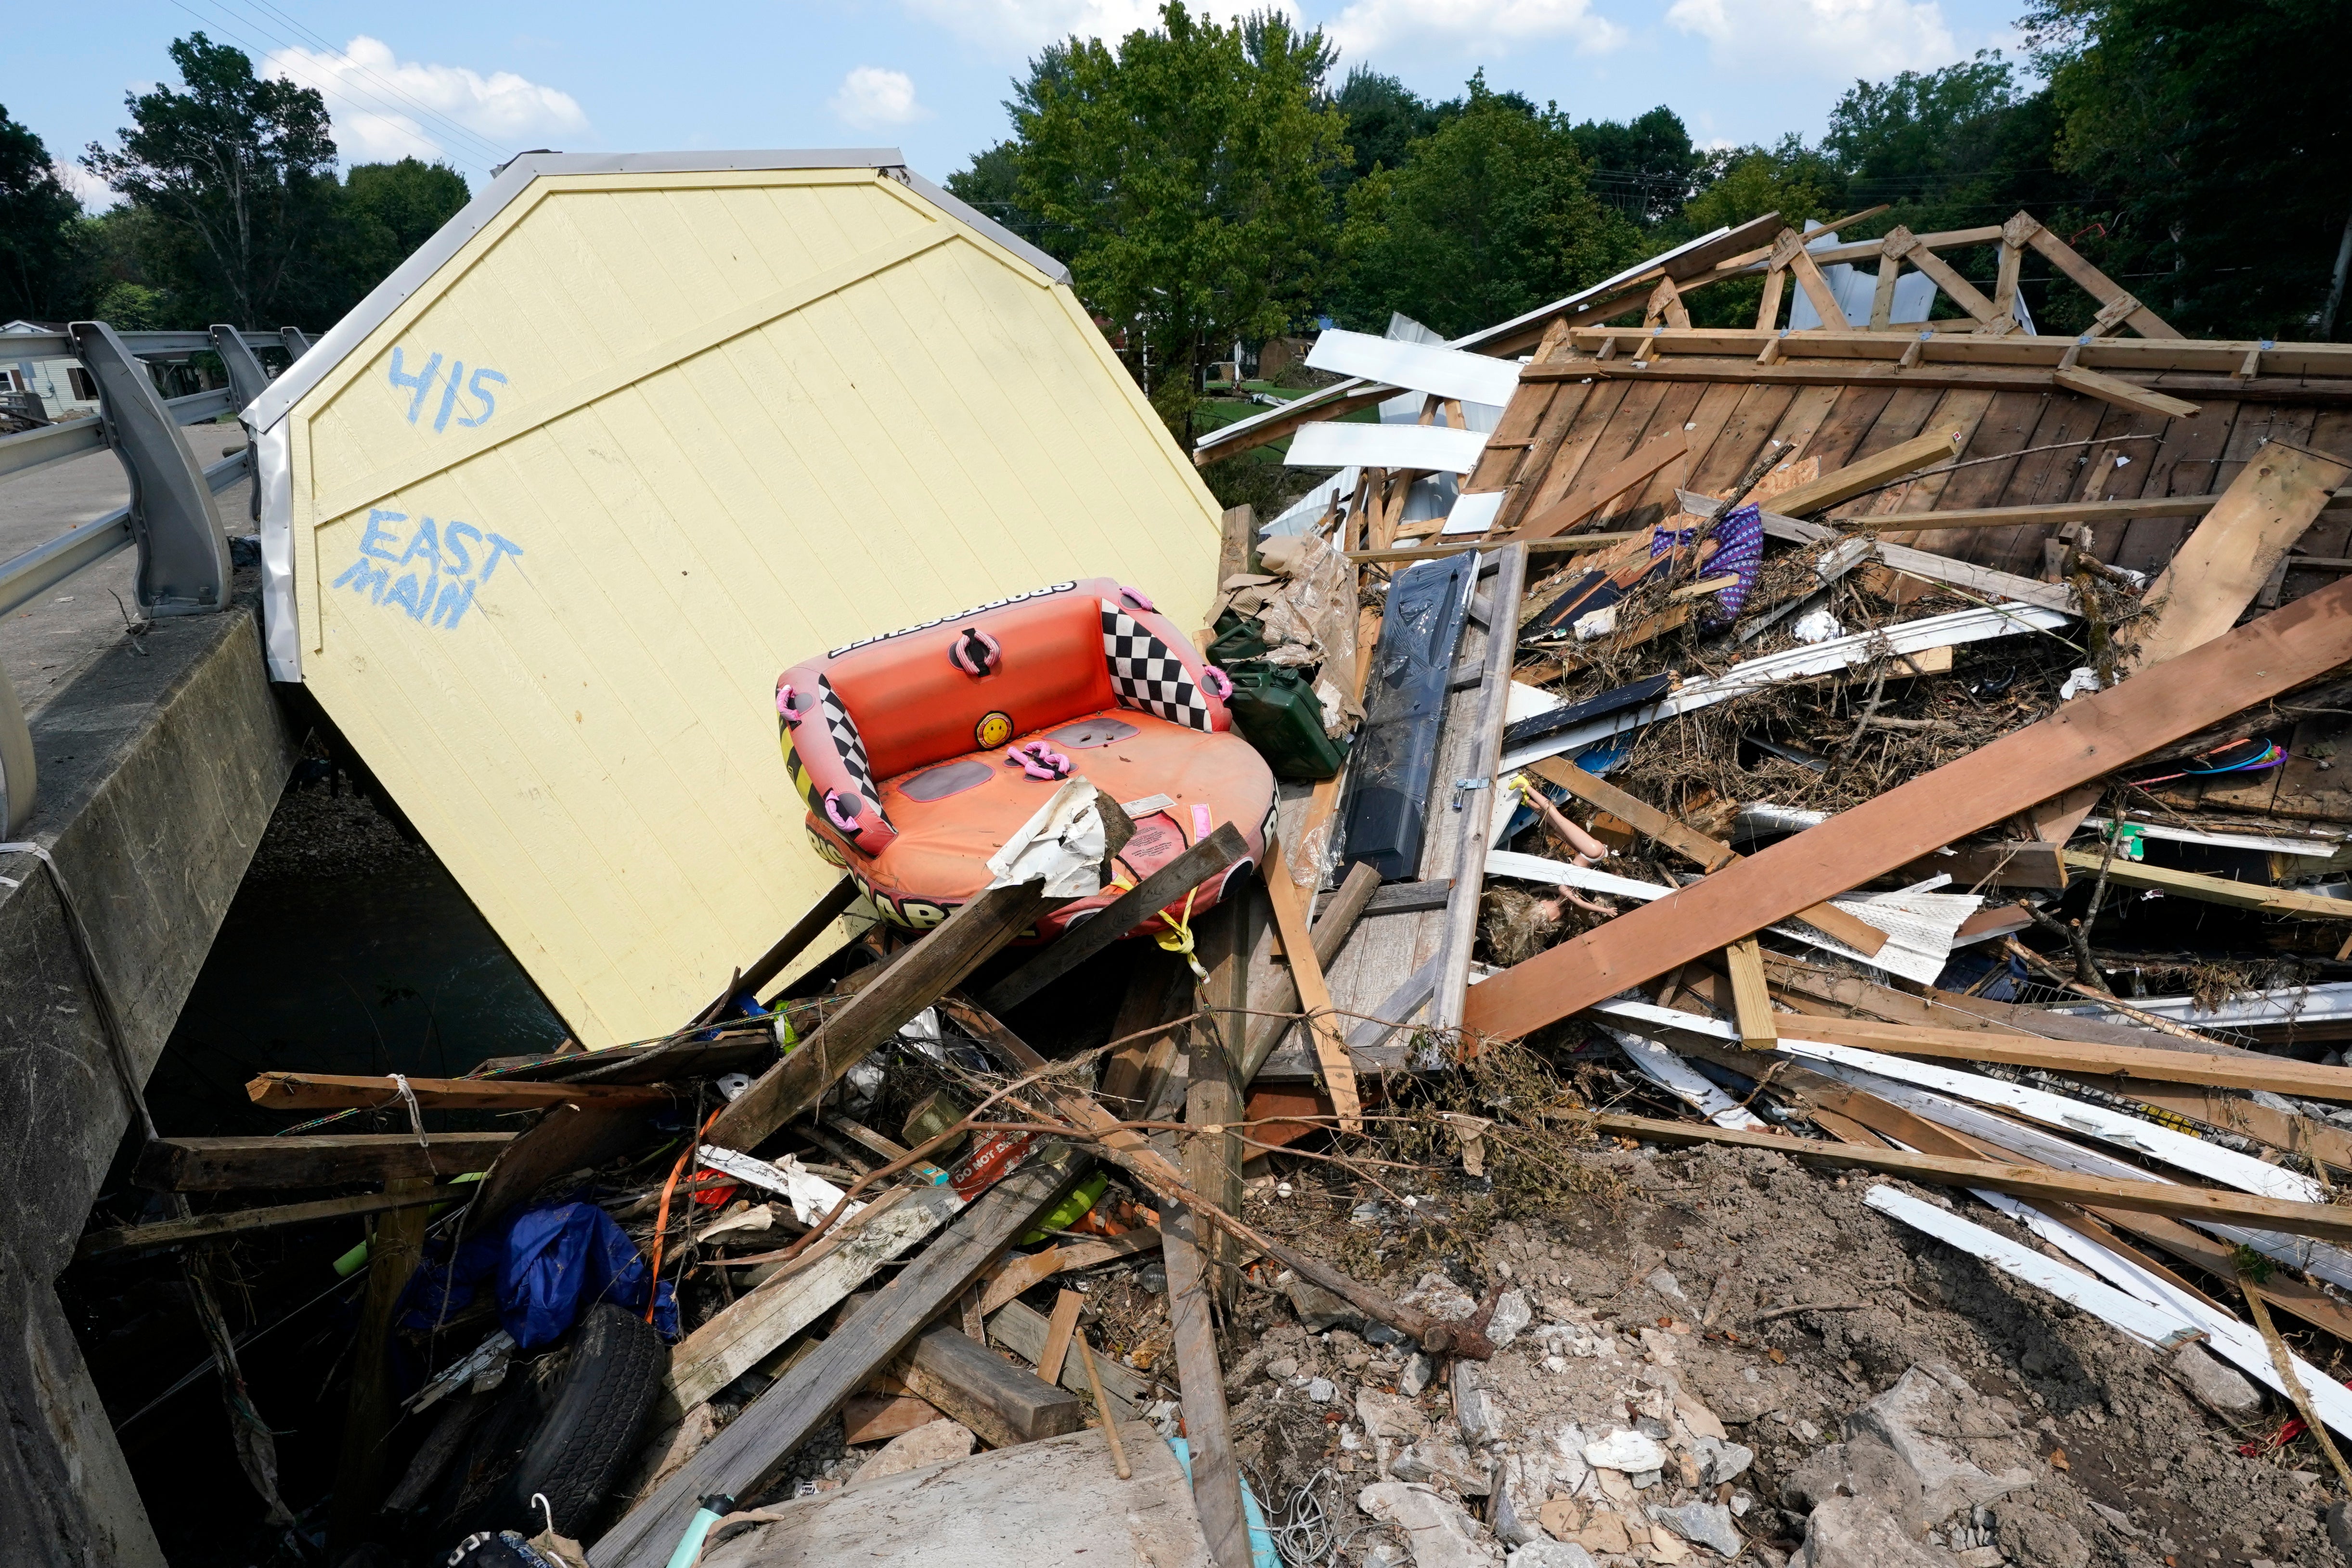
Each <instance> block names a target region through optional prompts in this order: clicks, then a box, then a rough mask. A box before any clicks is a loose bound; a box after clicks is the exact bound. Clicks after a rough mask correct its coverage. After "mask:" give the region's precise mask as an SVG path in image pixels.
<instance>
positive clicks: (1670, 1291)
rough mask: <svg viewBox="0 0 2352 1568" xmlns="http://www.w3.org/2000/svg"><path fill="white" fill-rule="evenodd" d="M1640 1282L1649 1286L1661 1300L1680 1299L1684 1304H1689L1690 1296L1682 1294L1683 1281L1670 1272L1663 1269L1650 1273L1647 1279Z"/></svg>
mask: <svg viewBox="0 0 2352 1568" xmlns="http://www.w3.org/2000/svg"><path fill="white" fill-rule="evenodd" d="M1642 1283H1643V1284H1644V1285H1647V1286H1649V1287H1650V1289H1651V1291H1653V1292H1654V1293H1655V1294H1656V1295H1658V1296H1659V1297H1660V1298H1662V1299H1663V1300H1665V1301H1680V1302H1682V1303H1683V1304H1684V1305H1685V1306H1688V1305H1689V1304H1690V1298H1689V1297H1687V1296H1685V1295H1684V1294H1683V1282H1682V1281H1680V1280H1677V1279H1675V1277H1674V1276H1673V1275H1672V1274H1669V1273H1667V1272H1666V1271H1665V1270H1664V1269H1661V1270H1658V1271H1657V1272H1656V1273H1654V1274H1652V1275H1651V1276H1650V1277H1649V1278H1648V1279H1646V1280H1644V1281H1642Z"/></svg>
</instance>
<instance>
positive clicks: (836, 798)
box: [824, 789, 866, 833]
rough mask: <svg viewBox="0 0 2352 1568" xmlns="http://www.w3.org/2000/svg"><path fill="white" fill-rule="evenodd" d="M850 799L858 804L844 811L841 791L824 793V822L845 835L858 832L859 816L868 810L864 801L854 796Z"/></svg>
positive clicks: (832, 790) (834, 790)
mask: <svg viewBox="0 0 2352 1568" xmlns="http://www.w3.org/2000/svg"><path fill="white" fill-rule="evenodd" d="M850 799H851V800H854V801H856V805H854V806H852V807H851V808H850V809H849V810H846V811H845V810H843V809H842V800H841V791H839V790H838V789H828V790H826V791H825V792H824V820H825V821H828V822H831V823H832V824H833V825H834V826H835V827H836V828H839V829H840V830H841V831H843V832H845V833H855V832H856V831H857V818H858V814H859V813H860V812H861V811H863V810H865V809H866V802H865V801H864V800H859V799H858V798H857V797H856V796H854V795H853V796H851V797H850Z"/></svg>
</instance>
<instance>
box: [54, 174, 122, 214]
mask: <svg viewBox="0 0 2352 1568" xmlns="http://www.w3.org/2000/svg"><path fill="white" fill-rule="evenodd" d="M49 167H50V168H51V169H53V170H55V171H56V172H57V176H58V183H59V184H61V185H63V186H64V187H65V188H66V189H67V190H68V191H71V192H72V193H74V199H75V200H76V201H78V202H79V203H80V204H81V210H82V211H83V212H86V213H102V212H104V211H106V210H107V209H108V208H109V207H114V206H120V205H121V202H122V198H121V197H120V196H118V195H116V194H115V193H113V192H112V191H110V190H108V189H107V187H106V182H105V181H103V180H101V179H100V178H99V177H98V176H97V175H95V174H93V173H91V172H89V170H87V169H85V168H83V167H82V166H81V165H80V164H79V163H52V164H50V165H49Z"/></svg>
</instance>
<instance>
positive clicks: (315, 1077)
mask: <svg viewBox="0 0 2352 1568" xmlns="http://www.w3.org/2000/svg"><path fill="white" fill-rule="evenodd" d="M408 1091H409V1092H410V1093H411V1094H414V1095H415V1096H416V1103H417V1105H418V1106H419V1107H420V1108H422V1109H424V1110H426V1111H530V1110H536V1109H538V1108H540V1107H541V1106H545V1105H563V1104H575V1105H661V1104H667V1103H668V1102H669V1100H670V1099H671V1095H670V1093H669V1092H668V1091H667V1090H663V1089H642V1088H623V1087H616V1086H614V1085H611V1084H604V1083H533V1082H526V1081H521V1080H507V1079H499V1078H412V1079H410V1080H408ZM245 1092H246V1094H247V1096H248V1097H249V1098H250V1099H251V1100H252V1101H253V1103H255V1104H257V1105H259V1106H261V1107H262V1108H263V1109H265V1110H269V1111H346V1110H354V1109H356V1110H364V1111H384V1110H390V1111H399V1110H402V1109H404V1107H405V1106H406V1103H407V1102H406V1101H405V1100H404V1098H403V1097H402V1095H401V1092H400V1087H399V1085H398V1084H397V1083H395V1082H394V1081H393V1080H392V1079H391V1078H390V1077H388V1076H387V1077H377V1076H374V1075H373V1074H349V1073H340V1072H262V1073H257V1074H255V1075H254V1077H253V1078H252V1079H250V1080H249V1081H247V1083H246V1086H245Z"/></svg>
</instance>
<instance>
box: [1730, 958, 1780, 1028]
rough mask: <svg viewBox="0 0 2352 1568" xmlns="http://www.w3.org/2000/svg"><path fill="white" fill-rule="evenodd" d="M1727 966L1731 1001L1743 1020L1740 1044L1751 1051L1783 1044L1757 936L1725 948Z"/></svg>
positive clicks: (1741, 1022)
mask: <svg viewBox="0 0 2352 1568" xmlns="http://www.w3.org/2000/svg"><path fill="white" fill-rule="evenodd" d="M1723 962H1724V967H1725V968H1726V969H1727V970H1728V971H1729V973H1730V976H1731V1002H1732V1010H1733V1013H1734V1016H1735V1017H1737V1018H1738V1020H1739V1043H1740V1044H1741V1045H1743V1046H1746V1047H1747V1048H1748V1050H1750V1051H1770V1050H1772V1049H1773V1048H1774V1047H1776V1046H1778V1045H1779V1044H1780V1029H1779V1026H1778V1025H1777V1024H1776V1023H1775V1022H1774V1021H1773V1018H1772V994H1771V992H1770V991H1769V990H1768V989H1766V988H1765V985H1764V956H1763V954H1762V953H1760V952H1759V951H1758V949H1757V946H1756V938H1755V937H1753V936H1743V937H1741V938H1740V939H1739V940H1738V941H1737V942H1734V943H1732V944H1730V945H1729V946H1726V947H1725V948H1724V950H1723Z"/></svg>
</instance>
